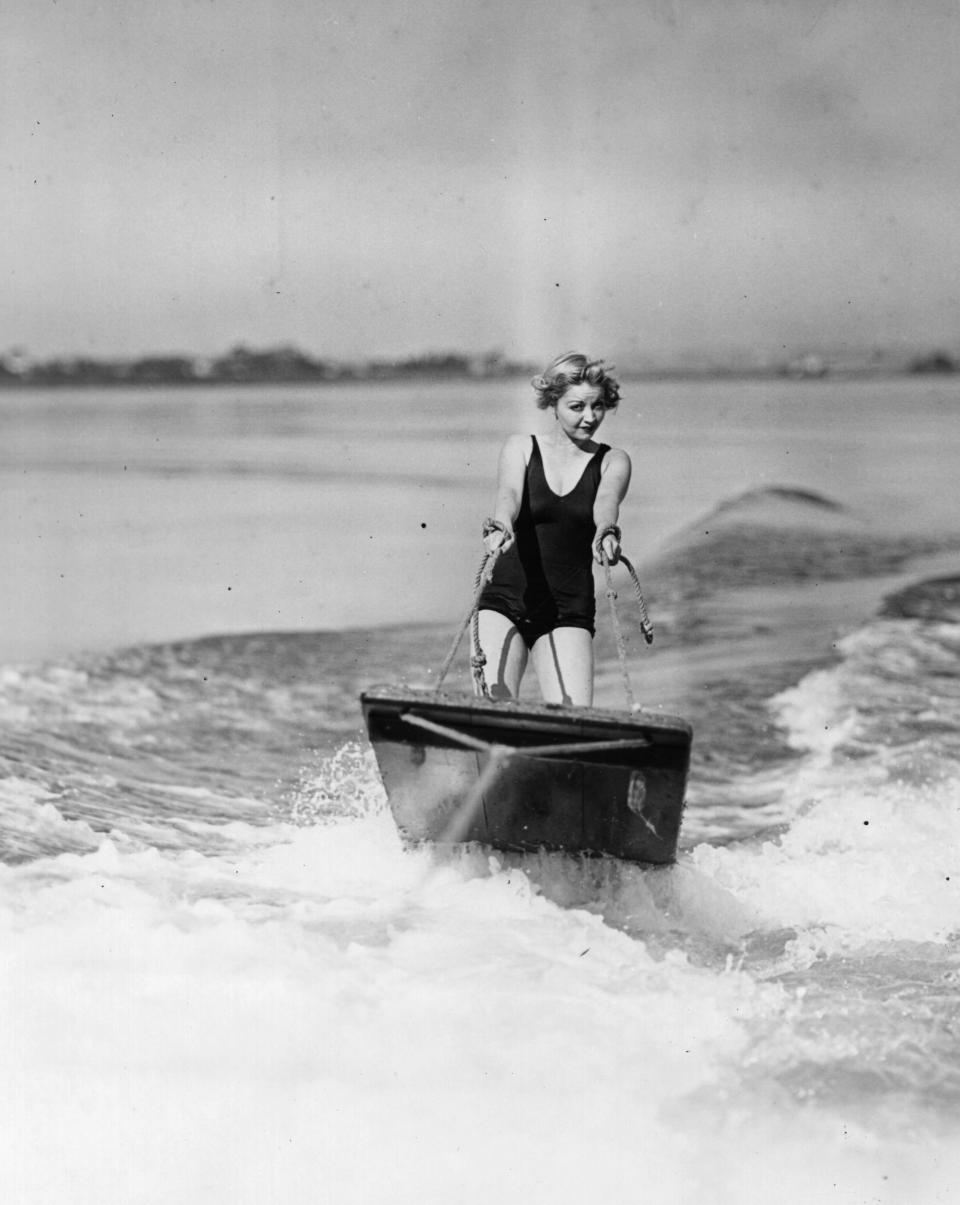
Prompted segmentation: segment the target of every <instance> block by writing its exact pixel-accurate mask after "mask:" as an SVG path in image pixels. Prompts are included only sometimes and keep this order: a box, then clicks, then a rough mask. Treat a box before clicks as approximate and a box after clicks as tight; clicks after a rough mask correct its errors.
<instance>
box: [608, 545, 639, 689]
mask: <svg viewBox="0 0 960 1205" xmlns="http://www.w3.org/2000/svg"><path fill="white" fill-rule="evenodd" d="M600 559H601V561H602V562H603V572H604V576H605V577H606V579H607V590H606V594H607V602H609V604H610V618H611V620H612V621H613V634H614V636H615V637H616V639H617V656H618V657H619V659H620V673H621V674H622V675H623V689H624V693H625V694H626V696H627V706H628V707H629V709H630V710H631V711H636V709H637V701H636V699H635V698H634V696H633V687H632V686H631V685H630V674H629V673H628V671H627V646H626V645H625V644H624V641H623V632H622V631H621V630H620V617H619V616H618V615H617V607H616V599H617V592H616V590H614V588H613V574H612V573H611V572H610V558H609V557H608V556H607V554H606V553H605V552H604V551H603V548H601V549H600Z"/></svg>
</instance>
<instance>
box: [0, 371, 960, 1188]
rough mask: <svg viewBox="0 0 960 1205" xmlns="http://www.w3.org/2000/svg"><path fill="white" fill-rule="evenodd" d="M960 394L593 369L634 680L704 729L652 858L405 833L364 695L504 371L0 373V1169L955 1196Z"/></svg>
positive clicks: (617, 696)
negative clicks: (364, 721)
mask: <svg viewBox="0 0 960 1205" xmlns="http://www.w3.org/2000/svg"><path fill="white" fill-rule="evenodd" d="M957 404H958V398H957V389H956V385H955V384H954V383H952V382H951V381H933V382H931V381H887V382H850V383H838V382H829V381H827V382H815V383H812V382H796V383H793V382H791V383H786V382H784V383H772V382H763V383H760V382H757V383H752V384H749V385H743V384H739V383H738V384H733V383H729V384H723V385H717V384H691V383H684V384H670V385H666V384H664V385H657V386H651V385H642V386H641V385H634V386H631V387H629V388H628V389H627V390H626V400H625V402H624V405H623V407H622V413H621V414H619V415H617V416H616V417H615V418H614V419H613V420H611V428H610V430H609V434H607V432H605V435H606V436H607V438H608V439H611V440H613V441H614V442H617V443H620V444H622V445H623V446H625V447H627V448H628V449H629V450H630V451H631V452H632V453H633V456H634V462H635V479H634V484H633V487H632V490H631V495H630V499H629V504H628V506H627V508H626V512H625V514H624V517H623V518H624V523H623V525H624V531H625V547H626V548H627V551H628V553H629V554H630V555H631V557H632V559H633V560H634V561H635V563H637V565H638V567H639V568H640V570H641V577H642V579H643V582H644V586H645V589H646V593H647V596H648V603H649V606H650V610H651V615H652V618H653V621H654V625H655V629H656V642H655V644H654V646H653V649H652V650H650V651H648V650H647V649H646V647H645V645H644V644H643V641H642V639H641V638H640V636H639V629H638V616H636V615H635V614H634V613H633V612H634V608H632V606H631V600H630V591H629V588H625V589H623V590H621V591H620V598H619V600H618V608H619V613H620V615H621V617H622V621H623V624H624V627H625V629H626V632H627V636H628V641H629V648H630V671H631V678H632V681H633V685H634V689H635V691H636V692H637V694H638V695H640V697H642V698H643V700H644V702H645V703H647V704H648V705H650V706H663V707H664V708H666V709H668V710H671V711H679V712H681V713H682V714H683V715H685V716H686V717H687V718H689V719H690V720H691V722H692V723H693V725H694V728H695V757H694V765H693V770H692V775H691V784H690V793H689V804H688V808H687V813H686V816H685V821H684V828H683V834H682V843H681V856H680V859H679V861H678V863H677V865H676V866H674V867H670V868H664V869H658V870H643V869H640V868H637V867H631V866H626V865H622V864H619V863H616V862H613V861H609V860H607V861H597V862H590V863H582V862H579V861H576V860H573V859H567V858H564V857H561V856H558V855H541V856H519V855H518V856H506V855H497V856H493V855H492V854H491V853H490V851H486V850H482V849H474V848H471V849H466V850H463V851H461V852H459V853H457V854H455V855H440V854H437V853H431V852H430V851H425V850H417V851H412V850H406V849H404V848H403V846H402V845H401V842H400V840H399V838H398V836H397V833H396V830H395V828H394V826H393V823H392V820H391V818H390V815H389V811H388V810H387V809H386V806H385V800H384V798H383V793H382V789H381V787H380V784H379V781H378V779H377V776H376V772H375V767H374V765H373V762H372V758H371V754H370V751H369V748H368V747H367V746H366V744H365V741H364V740H363V737H362V732H361V730H360V722H359V713H358V707H357V695H358V692H359V690H360V689H362V688H363V687H364V686H366V685H370V684H372V683H374V682H383V681H411V682H424V683H429V682H430V681H431V679H432V677H433V676H434V675H435V673H436V669H437V667H438V666H439V664H440V663H441V662H442V660H443V656H444V654H445V653H446V651H447V648H448V646H449V642H450V639H451V638H452V635H453V632H454V630H455V628H456V625H457V623H458V622H459V620H460V618H461V617H462V613H463V610H464V608H465V607H466V604H467V603H468V601H469V596H470V593H471V586H472V578H473V574H474V572H475V569H476V562H477V560H478V559H479V553H480V548H479V539H478V534H477V529H478V525H479V520H480V519H482V517H483V515H484V514H485V513H486V512H487V509H488V507H489V504H490V497H491V492H492V490H491V486H492V474H493V466H494V463H495V458H496V449H497V446H498V444H499V442H500V439H501V438H502V436H503V434H504V433H505V432H506V431H508V430H510V429H512V428H513V427H519V428H521V429H522V428H523V427H524V426H529V423H530V420H531V419H533V421H537V416H536V415H532V414H530V413H528V411H527V407H528V402H527V397H526V391H525V389H524V387H523V386H522V384H521V385H516V384H513V383H507V384H504V383H496V384H493V383H482V384H481V383H478V384H475V385H469V386H468V385H459V384H458V385H453V386H451V385H429V386H426V385H417V386H412V385H405V386H382V385H377V386H367V385H355V386H351V387H348V388H339V387H337V388H330V389H326V390H322V391H319V392H312V391H302V392H301V391H297V390H278V391H273V392H270V391H265V392H259V391H239V392H238V391H227V390H224V391H210V392H196V393H192V392H169V393H167V392H144V393H119V392H118V393H107V394H99V393H91V392H76V393H51V394H38V393H23V394H20V393H10V392H6V393H0V430H2V433H3V440H2V443H0V482H2V489H3V498H4V505H3V508H2V514H0V541H2V543H0V547H2V551H3V554H4V563H5V565H7V566H8V570H9V574H10V580H9V581H8V586H7V590H6V591H5V592H4V597H3V598H2V600H0V731H2V733H3V743H2V746H0V801H2V804H3V807H2V811H0V851H2V863H0V927H2V940H0V959H2V961H3V968H2V975H0V985H2V986H0V1022H2V1023H0V1050H2V1056H3V1065H4V1068H5V1075H4V1076H3V1077H2V1083H0V1111H2V1121H3V1124H2V1126H0V1132H2V1134H3V1143H4V1152H3V1153H4V1183H5V1195H6V1197H7V1199H9V1200H11V1201H17V1202H30V1203H31V1205H32V1203H33V1202H41V1201H42V1202H48V1201H64V1202H70V1203H71V1205H72V1203H74V1202H77V1203H84V1205H85V1203H86V1202H94V1201H97V1202H104V1201H118V1202H119V1201H137V1202H153V1201H157V1202H159V1201H164V1202H171V1201H175V1202H196V1201H204V1202H208V1201H209V1202H221V1201H222V1202H231V1203H233V1202H251V1203H252V1202H257V1205H261V1203H263V1202H267V1201H277V1202H284V1203H285V1205H286V1203H296V1202H300V1201H303V1202H313V1201H316V1200H329V1201H332V1202H337V1203H339V1202H346V1203H352V1202H358V1203H360V1202H362V1203H364V1205H367V1203H369V1202H379V1201H384V1202H386V1201H391V1202H392V1201H407V1200H409V1201H418V1202H422V1201H432V1200H439V1199H444V1198H447V1197H449V1198H452V1199H457V1200H462V1201H468V1202H470V1201H488V1200H491V1199H507V1200H514V1199H518V1200H519V1199H526V1200H531V1201H558V1202H560V1201H562V1202H566V1201H574V1200H582V1199H602V1198H609V1199H611V1200H634V1199H639V1200H647V1199H649V1200H656V1201H657V1202H661V1201H662V1202H674V1201H676V1202H688V1201H692V1200H696V1201H702V1202H706V1203H712V1202H730V1203H737V1205H739V1203H740V1202H752V1201H767V1200H769V1199H770V1198H771V1197H772V1196H775V1195H777V1196H780V1197H783V1198H785V1199H787V1200H790V1201H798V1202H807V1201H810V1200H820V1199H825V1200H826V1199H829V1200H831V1201H850V1202H861V1201H880V1202H901V1201H902V1202H907V1201H910V1202H917V1201H920V1202H927V1201H929V1202H934V1201H938V1200H947V1199H949V1198H950V1194H951V1193H952V1191H953V1185H954V1183H955V1178H956V1175H957V1173H958V1171H960V1165H958V1159H957V1157H956V1156H955V1155H954V1153H953V1151H954V1148H955V1146H956V1138H957V1132H958V1121H960V1021H958V1016H960V1010H958V1009H957V1006H956V1002H957V994H958V991H960V939H958V935H960V784H958V772H957V762H958V757H957V755H958V752H960V749H958V746H960V737H958V732H960V725H958V720H960V669H958V664H960V662H958V653H960V626H958V622H957V617H958V612H957V603H956V599H957V592H956V588H955V587H951V586H949V585H940V586H937V585H930V584H923V583H928V582H929V581H930V579H932V578H936V577H942V576H944V575H956V574H957V552H958V549H960V522H958V521H957V519H956V515H955V508H954V506H953V501H954V497H955V481H956V480H957V475H958V471H960V436H958V433H957V432H958V428H957V423H956V408H957ZM884 598H887V599H888V600H890V601H888V602H886V603H884V602H883V600H884ZM605 605H606V604H605V602H604V600H603V599H602V597H601V599H600V611H599V615H600V620H601V628H600V632H599V635H598V642H597V651H598V662H599V681H598V702H599V703H602V704H605V705H606V704H611V705H619V703H620V702H621V701H622V685H621V681H620V673H619V669H618V666H617V662H616V652H615V644H614V641H613V638H612V636H611V632H610V626H609V623H607V622H605V615H604V607H605ZM461 661H462V659H461ZM455 680H456V681H457V682H459V683H460V684H461V685H465V683H466V672H465V667H464V666H463V665H462V663H458V665H457V668H456V670H455Z"/></svg>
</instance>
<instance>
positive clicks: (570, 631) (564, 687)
mask: <svg viewBox="0 0 960 1205" xmlns="http://www.w3.org/2000/svg"><path fill="white" fill-rule="evenodd" d="M531 656H532V657H533V668H534V669H535V670H536V673H537V679H538V681H539V682H540V693H541V694H542V695H543V701H544V702H545V703H572V704H574V705H575V706H577V707H589V706H590V704H591V703H592V702H593V637H592V636H591V635H590V633H589V632H588V631H587V630H586V628H554V629H553V631H552V632H547V634H546V636H541V637H540V639H539V640H538V641H537V642H536V644H534V646H533V649H532V650H531Z"/></svg>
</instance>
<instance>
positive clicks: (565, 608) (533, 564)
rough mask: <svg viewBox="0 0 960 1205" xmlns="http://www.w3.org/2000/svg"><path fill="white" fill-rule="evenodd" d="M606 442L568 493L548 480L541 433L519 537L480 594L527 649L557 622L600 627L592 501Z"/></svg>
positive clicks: (526, 482)
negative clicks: (558, 490) (597, 621)
mask: <svg viewBox="0 0 960 1205" xmlns="http://www.w3.org/2000/svg"><path fill="white" fill-rule="evenodd" d="M609 450H610V448H609V445H607V444H601V445H600V447H599V448H598V449H597V451H596V452H594V454H593V456H592V457H591V459H590V460H589V461H588V462H587V465H586V468H584V470H583V473H582V475H581V477H580V480H579V481H578V482H577V484H576V485H575V486H574V487H573V489H572V490H570V492H569V493H567V494H555V493H554V492H553V490H552V489H551V488H550V486H549V485H548V484H547V478H546V474H545V473H544V471H543V458H542V456H541V455H540V446H539V444H538V443H537V438H536V436H533V450H532V451H531V453H530V460H529V463H528V464H527V471H526V473H525V474H524V478H523V497H522V499H521V502H520V513H519V515H518V516H517V524H516V531H515V535H516V541H515V543H514V544H513V546H512V547H511V548H508V549H507V551H506V552H504V553H503V554H502V555H501V556H500V557H499V558H498V559H497V562H496V564H495V566H494V569H493V576H492V578H491V580H490V582H489V583H488V584H487V585H486V587H485V588H484V590H483V592H482V594H481V595H480V608H481V609H482V610H487V611H497V612H498V613H499V614H501V615H504V616H506V618H507V619H509V620H510V621H511V623H513V624H515V625H516V627H517V630H518V631H519V633H520V635H521V637H522V638H523V642H524V644H525V645H526V646H527V648H533V646H534V644H535V643H536V642H537V641H538V640H539V639H540V637H541V636H545V635H546V634H547V632H552V631H553V629H554V628H585V629H586V630H587V631H588V632H589V633H590V635H591V636H592V635H593V633H594V617H595V615H596V598H595V596H594V585H593V561H592V544H593V537H594V533H595V530H596V525H595V524H594V520H593V503H594V499H595V498H596V496H597V490H598V489H599V487H600V467H601V465H602V463H603V457H604V455H605V454H606V453H607V452H609Z"/></svg>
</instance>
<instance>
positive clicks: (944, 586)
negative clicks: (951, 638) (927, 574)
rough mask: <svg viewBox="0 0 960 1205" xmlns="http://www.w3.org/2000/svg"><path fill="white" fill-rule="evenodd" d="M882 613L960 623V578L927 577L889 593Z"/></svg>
mask: <svg viewBox="0 0 960 1205" xmlns="http://www.w3.org/2000/svg"><path fill="white" fill-rule="evenodd" d="M880 614H881V615H883V616H888V617H889V618H891V619H928V620H940V621H942V622H944V623H960V577H958V576H955V575H951V576H949V577H933V578H927V579H926V580H925V581H921V582H915V583H914V584H913V585H910V586H907V587H906V589H903V590H898V591H896V593H894V594H888V595H887V596H886V598H884V600H883V605H882V607H881V608H880Z"/></svg>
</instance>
